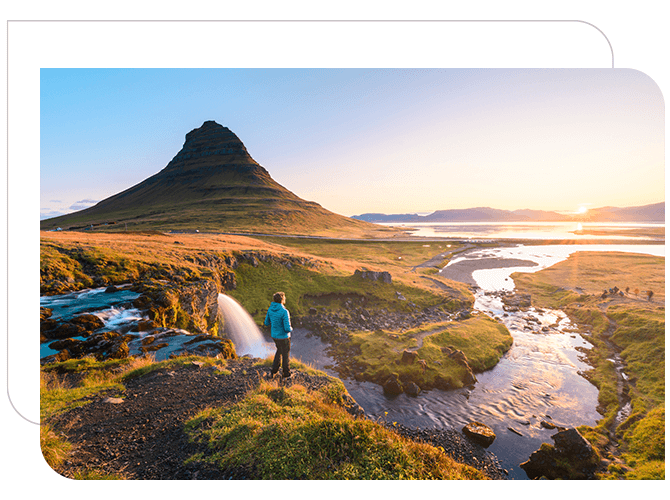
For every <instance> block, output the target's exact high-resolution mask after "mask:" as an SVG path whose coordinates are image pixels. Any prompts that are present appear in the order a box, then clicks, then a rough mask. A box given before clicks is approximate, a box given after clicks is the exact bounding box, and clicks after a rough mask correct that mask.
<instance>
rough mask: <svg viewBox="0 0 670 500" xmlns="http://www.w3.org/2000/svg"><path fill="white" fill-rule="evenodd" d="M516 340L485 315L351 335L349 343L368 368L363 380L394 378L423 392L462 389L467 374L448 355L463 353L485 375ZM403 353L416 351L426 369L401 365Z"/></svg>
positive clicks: (501, 326)
mask: <svg viewBox="0 0 670 500" xmlns="http://www.w3.org/2000/svg"><path fill="white" fill-rule="evenodd" d="M512 342H513V339H512V336H511V334H510V333H509V331H508V330H507V328H506V327H505V326H504V325H502V324H500V323H498V322H497V321H495V320H493V319H491V318H489V317H488V316H484V315H475V316H473V317H471V318H469V319H467V320H464V321H458V322H445V323H436V324H429V325H424V326H422V327H421V328H417V329H411V330H407V331H405V332H387V331H384V330H377V331H367V332H354V333H352V334H351V343H352V344H353V345H355V346H358V347H359V349H360V355H358V356H356V358H355V359H356V361H358V363H359V364H360V366H363V367H364V370H363V372H362V373H360V375H359V376H360V377H361V378H363V379H365V380H371V381H375V382H377V383H384V382H385V381H386V379H387V378H388V377H389V376H390V375H392V374H395V375H397V376H398V378H399V379H400V380H404V381H410V380H411V381H412V382H414V383H415V384H417V385H418V386H419V387H421V388H422V389H430V388H434V387H442V388H446V387H451V388H459V387H462V386H463V385H464V381H465V380H466V379H467V376H468V370H467V368H465V367H464V366H463V365H462V364H460V363H458V362H457V361H456V360H455V359H453V358H452V357H450V356H449V353H450V352H453V350H461V351H463V353H464V354H465V356H466V358H467V361H468V364H469V365H470V367H471V368H472V370H473V371H474V372H481V371H484V370H487V369H490V368H492V367H493V366H495V365H496V364H497V363H498V361H499V360H500V358H501V357H502V355H503V354H504V353H505V352H506V351H507V350H509V348H510V347H511V345H512ZM404 350H415V351H416V352H417V354H418V358H419V359H422V360H423V361H425V368H424V367H423V365H422V364H420V363H418V362H413V363H411V364H404V363H402V362H401V359H402V353H403V351H404Z"/></svg>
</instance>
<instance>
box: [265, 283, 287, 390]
mask: <svg viewBox="0 0 670 500" xmlns="http://www.w3.org/2000/svg"><path fill="white" fill-rule="evenodd" d="M285 304H286V294H285V293H284V292H277V293H275V294H274V295H273V296H272V303H271V304H270V307H269V308H268V312H267V314H266V315H265V326H269V327H270V334H271V336H272V340H274V343H275V345H276V346H277V352H276V353H275V359H274V361H273V363H272V371H271V374H272V376H274V375H275V374H276V373H277V372H278V371H279V367H280V364H281V368H282V374H283V376H284V378H290V377H291V370H290V369H289V361H288V356H289V351H290V350H291V331H292V330H293V328H292V327H291V316H290V315H289V313H288V309H286V307H285Z"/></svg>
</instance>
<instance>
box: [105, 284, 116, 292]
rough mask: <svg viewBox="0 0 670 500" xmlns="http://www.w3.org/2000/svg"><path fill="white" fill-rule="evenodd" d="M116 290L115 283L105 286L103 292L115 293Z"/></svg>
mask: <svg viewBox="0 0 670 500" xmlns="http://www.w3.org/2000/svg"><path fill="white" fill-rule="evenodd" d="M118 291H119V289H118V288H117V287H116V286H115V285H110V286H108V287H107V288H105V293H116V292H118Z"/></svg>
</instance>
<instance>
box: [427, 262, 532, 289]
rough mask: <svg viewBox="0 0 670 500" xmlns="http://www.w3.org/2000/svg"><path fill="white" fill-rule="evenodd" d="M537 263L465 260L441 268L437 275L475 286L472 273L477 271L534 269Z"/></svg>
mask: <svg viewBox="0 0 670 500" xmlns="http://www.w3.org/2000/svg"><path fill="white" fill-rule="evenodd" d="M537 265H538V264H537V262H533V261H532V260H522V259H508V258H502V257H500V258H498V257H486V258H483V259H465V260H460V261H457V262H454V263H453V264H450V265H448V266H447V267H445V268H443V269H442V270H441V271H440V272H439V275H440V276H442V277H443V278H447V279H450V280H454V281H459V282H461V283H467V284H468V285H473V286H477V282H476V281H475V280H474V279H473V277H472V273H473V272H474V271H477V270H479V269H502V268H507V267H535V266H537Z"/></svg>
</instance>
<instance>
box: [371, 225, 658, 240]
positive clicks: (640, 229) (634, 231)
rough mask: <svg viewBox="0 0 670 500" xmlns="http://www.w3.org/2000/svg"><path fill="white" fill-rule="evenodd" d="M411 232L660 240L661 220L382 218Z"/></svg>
mask: <svg viewBox="0 0 670 500" xmlns="http://www.w3.org/2000/svg"><path fill="white" fill-rule="evenodd" d="M382 224H383V225H385V226H391V227H397V228H408V232H410V233H411V234H412V236H421V237H431V238H432V237H438V238H459V239H460V238H464V239H496V240H501V239H519V240H543V241H566V240H576V241H580V240H609V241H616V240H628V241H633V240H635V241H639V242H646V241H648V242H652V241H663V240H664V236H661V233H664V230H665V223H625V222H582V223H577V222H418V223H410V222H408V223H400V222H386V223H382Z"/></svg>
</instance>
